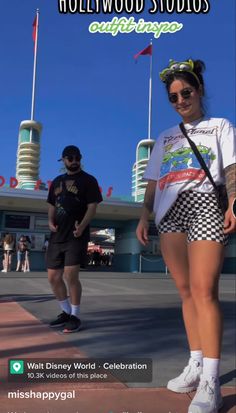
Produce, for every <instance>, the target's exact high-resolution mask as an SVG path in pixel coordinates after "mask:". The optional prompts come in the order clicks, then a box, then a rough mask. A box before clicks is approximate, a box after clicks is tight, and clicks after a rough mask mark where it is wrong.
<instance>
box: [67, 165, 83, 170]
mask: <svg viewBox="0 0 236 413" xmlns="http://www.w3.org/2000/svg"><path fill="white" fill-rule="evenodd" d="M66 169H67V170H68V171H70V172H79V171H80V164H77V165H71V166H68V165H67V166H66Z"/></svg>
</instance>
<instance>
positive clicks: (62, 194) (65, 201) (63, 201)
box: [54, 180, 80, 219]
mask: <svg viewBox="0 0 236 413" xmlns="http://www.w3.org/2000/svg"><path fill="white" fill-rule="evenodd" d="M63 186H64V188H63ZM78 192H79V190H78V188H77V186H76V182H75V181H74V180H67V181H66V182H63V181H61V182H60V184H59V186H58V187H56V188H55V191H54V193H55V196H56V203H55V206H56V209H57V213H56V215H57V219H59V218H60V217H62V216H63V215H67V214H69V213H70V209H71V207H72V206H74V207H75V208H77V205H78V204H77V203H78V202H80V200H79V197H78V196H75V195H78ZM70 195H73V197H70ZM74 204H75V205H74ZM68 208H69V210H68V211H67V209H68Z"/></svg>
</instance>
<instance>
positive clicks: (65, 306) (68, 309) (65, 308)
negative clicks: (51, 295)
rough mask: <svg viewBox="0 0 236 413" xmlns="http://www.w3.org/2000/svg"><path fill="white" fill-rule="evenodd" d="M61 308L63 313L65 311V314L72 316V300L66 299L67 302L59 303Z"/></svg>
mask: <svg viewBox="0 0 236 413" xmlns="http://www.w3.org/2000/svg"><path fill="white" fill-rule="evenodd" d="M59 304H60V307H61V309H62V311H65V313H67V314H70V313H71V305H70V300H69V298H66V299H65V300H62V301H59Z"/></svg>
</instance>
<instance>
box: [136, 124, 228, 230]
mask: <svg viewBox="0 0 236 413" xmlns="http://www.w3.org/2000/svg"><path fill="white" fill-rule="evenodd" d="M184 126H185V128H186V131H187V133H188V136H189V137H190V139H191V140H192V141H193V142H194V143H195V144H196V146H197V148H198V150H199V152H200V153H201V155H202V157H203V159H204V161H205V163H206V165H207V167H208V168H209V170H210V172H211V175H212V177H213V180H214V182H215V183H216V185H220V184H223V183H225V182H224V172H223V169H224V168H226V167H227V166H229V165H231V164H234V163H235V162H236V133H235V129H234V127H233V125H232V124H231V123H230V122H229V121H228V120H227V119H222V118H203V119H201V120H197V121H194V122H192V123H188V124H185V125H184ZM143 178H144V179H146V180H148V179H152V180H155V181H157V186H156V192H155V200H154V208H153V209H154V213H155V216H156V218H155V221H156V225H158V224H159V222H160V221H161V219H162V218H163V217H164V215H165V214H166V212H167V211H168V210H169V208H170V207H171V206H172V205H173V203H174V202H175V200H176V199H177V197H178V194H180V193H181V192H183V191H188V190H190V189H191V190H193V191H198V192H212V191H213V186H212V184H211V183H210V181H209V179H208V178H207V177H206V175H205V172H204V170H203V169H202V168H201V166H200V164H199V162H198V160H197V158H196V156H195V154H194V152H193V150H192V149H191V147H190V145H189V143H188V141H187V139H186V138H185V137H184V135H183V134H182V132H181V130H180V128H179V125H176V126H174V127H173V128H170V129H168V130H166V131H164V132H163V133H161V135H160V136H159V138H158V139H157V141H156V143H155V145H154V148H153V150H152V153H151V157H150V159H149V162H148V165H147V168H146V171H145V173H144V176H143Z"/></svg>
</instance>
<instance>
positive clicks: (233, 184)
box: [224, 164, 236, 234]
mask: <svg viewBox="0 0 236 413" xmlns="http://www.w3.org/2000/svg"><path fill="white" fill-rule="evenodd" d="M224 173H225V181H226V191H227V195H228V200H229V208H228V209H227V211H226V213H225V221H224V232H225V234H228V233H230V232H234V231H235V230H236V220H235V218H234V215H233V212H232V206H233V203H234V202H236V201H235V198H236V164H232V165H229V166H227V167H226V168H225V169H224Z"/></svg>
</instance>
